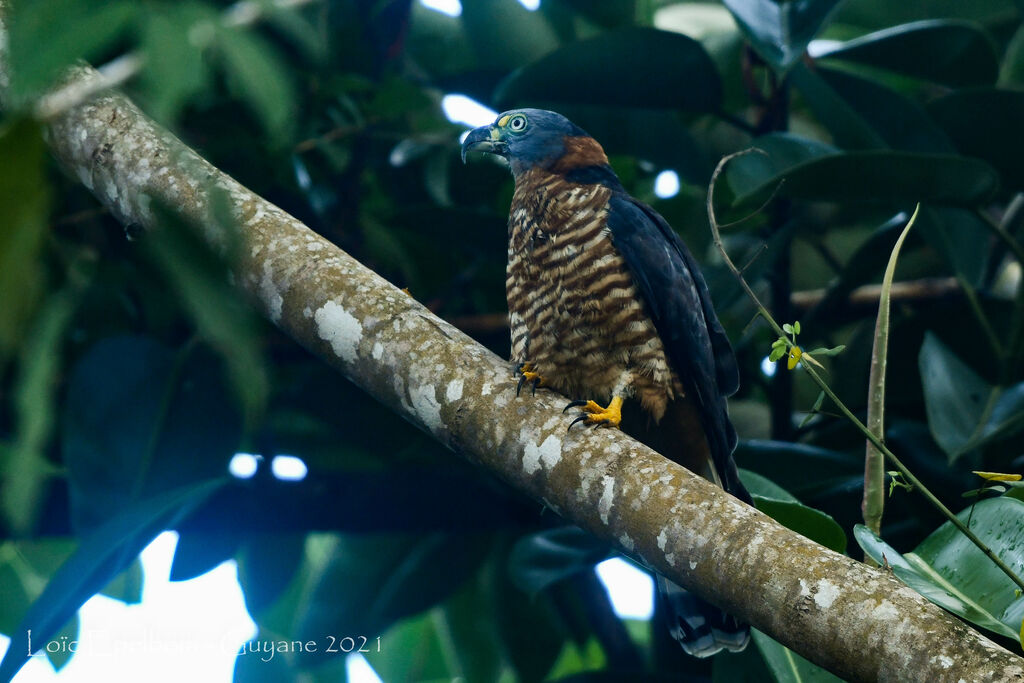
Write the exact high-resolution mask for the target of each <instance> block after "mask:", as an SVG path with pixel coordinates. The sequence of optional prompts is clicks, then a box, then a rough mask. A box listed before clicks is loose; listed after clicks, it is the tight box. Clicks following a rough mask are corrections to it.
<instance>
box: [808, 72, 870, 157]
mask: <svg viewBox="0 0 1024 683" xmlns="http://www.w3.org/2000/svg"><path fill="white" fill-rule="evenodd" d="M823 75H824V74H823V73H822V72H820V71H815V70H813V69H811V68H809V67H808V66H807V65H805V64H802V63H797V64H795V65H793V69H792V71H791V72H790V75H789V79H790V82H791V83H792V84H793V86H794V87H795V88H796V89H797V90H799V91H800V94H801V95H802V96H803V99H804V101H805V102H806V103H807V106H808V108H809V109H810V110H811V111H812V112H814V115H815V117H816V118H817V119H818V121H820V122H821V124H822V125H823V126H825V127H826V128H828V130H829V132H830V133H832V139H833V141H834V142H835V144H837V145H839V146H840V147H843V148H845V149H879V148H881V149H884V148H886V147H888V146H889V145H887V144H886V141H885V139H884V138H883V136H882V134H881V132H880V131H877V130H875V128H874V127H873V126H871V125H870V124H869V123H868V122H867V121H866V120H865V118H864V116H863V111H861V110H859V108H857V107H856V106H855V102H850V101H849V98H847V97H844V96H843V94H841V93H840V92H839V91H838V89H837V88H836V84H834V83H832V84H830V83H829V81H828V80H826V79H825V78H823Z"/></svg>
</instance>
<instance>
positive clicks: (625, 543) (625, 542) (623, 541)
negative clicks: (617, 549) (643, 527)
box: [619, 534, 636, 553]
mask: <svg viewBox="0 0 1024 683" xmlns="http://www.w3.org/2000/svg"><path fill="white" fill-rule="evenodd" d="M619 545H621V546H622V547H623V548H625V549H626V552H630V553H631V552H633V548H635V547H636V543H634V542H633V539H632V538H630V537H629V535H628V534H620V535H619Z"/></svg>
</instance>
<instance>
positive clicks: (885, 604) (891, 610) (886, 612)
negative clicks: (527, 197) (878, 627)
mask: <svg viewBox="0 0 1024 683" xmlns="http://www.w3.org/2000/svg"><path fill="white" fill-rule="evenodd" d="M899 616H900V612H899V610H898V609H896V605H894V604H892V603H891V602H889V601H888V600H885V599H883V600H882V602H881V604H879V605H878V607H876V608H875V609H873V610H871V618H872V619H879V620H882V619H886V620H888V619H898V618H899Z"/></svg>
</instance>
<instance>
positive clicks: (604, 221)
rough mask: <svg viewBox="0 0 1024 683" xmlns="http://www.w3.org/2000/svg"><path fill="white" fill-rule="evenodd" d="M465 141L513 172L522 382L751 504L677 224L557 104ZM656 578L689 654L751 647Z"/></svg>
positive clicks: (703, 294) (726, 388) (513, 313)
mask: <svg viewBox="0 0 1024 683" xmlns="http://www.w3.org/2000/svg"><path fill="white" fill-rule="evenodd" d="M470 151H479V152H484V153H489V154H493V155H497V156H499V157H503V158H504V159H505V160H506V161H507V162H508V166H509V168H510V170H511V172H512V176H513V178H514V181H515V189H514V192H513V196H512V202H511V205H510V207H509V221H508V239H509V241H508V264H507V270H506V294H507V298H508V310H509V323H510V328H511V354H510V355H511V358H510V360H511V362H512V365H513V367H514V369H515V373H516V376H518V378H519V383H518V386H517V393H518V392H519V391H520V390H521V389H522V388H523V386H524V385H529V386H531V389H532V391H533V392H536V390H537V388H538V387H546V388H548V389H551V390H554V391H557V392H560V393H562V394H564V395H566V396H568V397H576V400H573V401H571V402H570V403H569V404H568V405H567V406H566V410H569V409H570V408H578V409H579V413H578V414H577V415H576V416H575V418H574V419H573V420H572V421H571V422H570V423H569V425H568V427H567V428H568V429H572V428H573V426H574V425H576V424H580V423H582V424H583V425H584V426H591V427H593V428H599V427H611V428H619V429H621V430H622V431H624V432H625V433H627V434H629V435H630V436H632V437H634V438H636V439H638V440H639V441H641V442H643V443H645V444H646V445H648V446H650V447H651V448H653V449H654V450H656V451H658V452H659V453H661V454H662V455H665V456H666V457H669V458H671V459H673V460H675V461H677V462H679V463H680V464H681V465H683V466H685V467H687V468H688V469H690V470H691V471H693V472H694V473H696V474H698V475H700V476H703V477H705V478H706V479H708V480H710V481H713V482H714V483H716V484H718V485H719V486H721V487H722V488H723V489H725V490H726V491H727V492H729V493H731V494H732V495H733V496H735V497H737V498H739V499H740V500H742V501H744V502H745V503H747V504H749V505H752V504H753V500H752V498H751V496H750V493H749V492H747V490H746V488H744V486H743V484H742V483H741V482H740V479H739V474H738V472H737V469H736V464H735V462H734V460H733V457H732V453H733V451H734V449H735V447H736V443H737V436H736V431H735V429H734V428H733V425H732V423H731V422H730V420H729V412H728V405H727V397H728V396H730V395H732V394H734V393H735V392H736V391H737V389H738V387H739V371H738V366H737V362H736V357H735V355H734V353H733V350H732V346H731V345H730V343H729V339H728V337H727V335H726V333H725V330H724V329H723V327H722V325H721V323H720V322H719V320H718V317H717V316H716V314H715V310H714V308H713V306H712V302H711V296H710V294H709V292H708V287H707V284H706V283H705V281H704V278H703V276H702V274H701V271H700V268H699V267H698V265H697V262H696V260H695V259H694V257H693V256H692V255H691V254H690V251H689V250H688V249H687V247H686V245H685V244H684V243H683V241H682V239H681V238H680V237H679V235H678V234H676V232H675V231H674V230H673V229H672V227H671V226H670V225H669V224H668V222H667V221H666V220H665V219H664V218H662V216H661V215H660V214H658V213H657V212H656V211H655V210H654V209H653V208H651V207H650V206H648V205H647V204H645V203H643V202H641V201H639V200H637V199H635V198H633V197H632V196H630V195H629V193H628V192H627V191H626V189H625V188H624V187H623V185H622V183H621V182H620V181H619V178H618V176H617V175H616V174H615V172H614V171H613V170H612V168H611V166H610V165H609V163H608V157H607V155H606V154H605V152H604V149H603V148H602V147H601V145H600V143H598V142H597V141H596V140H595V139H594V138H592V137H591V136H590V135H588V134H587V133H586V132H585V131H584V130H583V129H581V128H579V127H578V126H576V125H575V124H574V123H572V122H571V121H569V119H567V118H566V117H564V116H562V115H561V114H558V113H556V112H552V111H546V110H541V109H530V108H527V109H515V110H511V111H506V112H504V113H502V114H500V115H498V117H497V119H496V120H495V122H494V123H492V124H489V125H485V126H480V127H479V128H475V129H473V130H471V131H470V132H469V133H468V134H467V135H466V137H465V138H464V139H463V142H462V160H463V162H465V161H466V156H467V153H468V152H470ZM658 588H659V593H660V594H661V599H662V600H663V601H664V603H665V607H666V610H665V612H666V614H667V615H668V620H669V630H670V632H671V634H672V636H673V637H674V638H675V639H676V640H677V641H678V642H679V643H680V645H681V646H682V648H683V650H684V651H686V652H687V653H688V654H691V655H694V656H698V657H707V656H710V655H713V654H715V653H717V652H719V651H721V650H723V649H725V650H730V651H740V650H742V649H743V648H744V647H746V645H747V643H748V642H749V640H750V627H749V625H747V624H745V623H743V622H741V621H739V620H738V619H736V618H735V617H733V616H732V615H730V614H728V613H726V612H724V611H723V610H721V609H719V608H717V607H715V606H713V605H711V604H710V603H707V602H705V601H704V600H703V599H701V598H699V597H698V596H696V595H694V594H692V593H690V592H688V591H686V590H685V589H683V588H682V587H680V586H678V585H676V584H674V583H672V582H670V581H668V580H666V579H664V577H661V576H658Z"/></svg>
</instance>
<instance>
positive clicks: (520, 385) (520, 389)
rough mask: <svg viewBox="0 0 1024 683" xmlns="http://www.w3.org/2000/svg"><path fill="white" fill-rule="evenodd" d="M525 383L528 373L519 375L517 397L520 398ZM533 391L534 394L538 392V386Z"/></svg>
mask: <svg viewBox="0 0 1024 683" xmlns="http://www.w3.org/2000/svg"><path fill="white" fill-rule="evenodd" d="M524 384H526V375H521V376H520V377H519V384H517V385H516V398H519V392H520V391H522V390H523V385H524ZM533 393H534V394H536V393H537V387H536V386H535V387H534V388H533Z"/></svg>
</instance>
